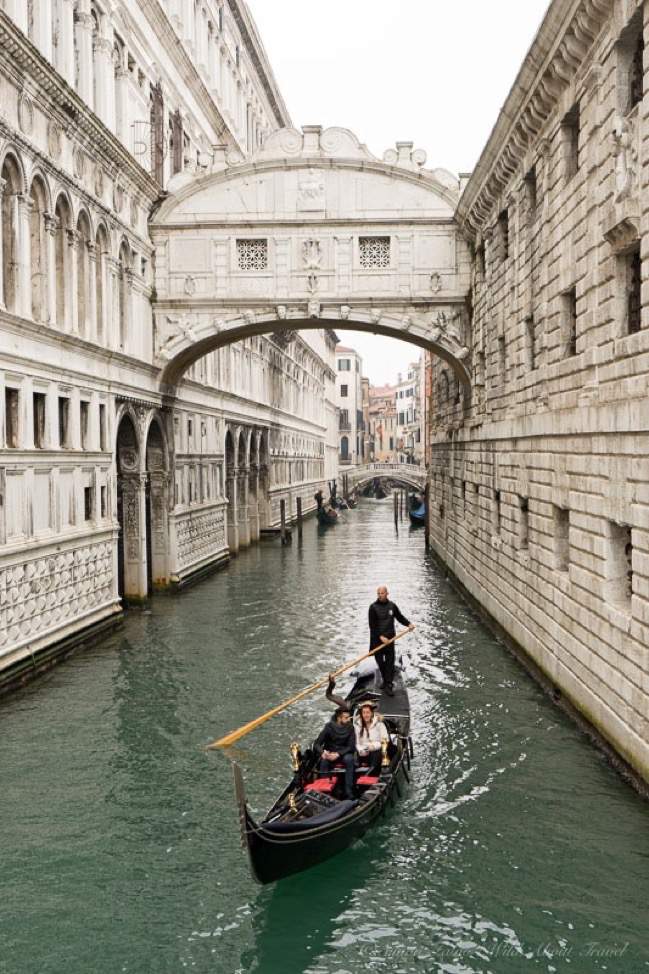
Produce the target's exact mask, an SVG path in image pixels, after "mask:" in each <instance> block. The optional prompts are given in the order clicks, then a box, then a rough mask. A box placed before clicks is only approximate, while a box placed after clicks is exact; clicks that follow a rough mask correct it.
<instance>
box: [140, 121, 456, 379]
mask: <svg viewBox="0 0 649 974" xmlns="http://www.w3.org/2000/svg"><path fill="white" fill-rule="evenodd" d="M425 161H426V156H425V153H423V152H420V151H417V150H414V149H413V146H412V143H397V147H396V149H389V150H388V151H387V152H386V153H385V154H384V156H383V159H377V158H376V157H374V156H373V155H372V154H371V153H370V152H369V151H368V149H367V148H366V146H364V145H362V144H361V143H360V142H359V141H358V139H357V138H356V137H355V136H354V135H353V134H352V133H351V132H349V131H348V130H347V129H342V128H330V129H325V130H322V128H321V127H320V126H316V125H312V126H306V127H305V128H304V129H303V130H302V132H298V131H297V130H295V129H283V130H281V131H279V132H274V133H273V134H272V135H270V136H269V137H268V138H267V139H266V141H265V142H264V144H263V146H262V147H261V148H260V149H258V150H257V152H256V153H255V154H254V155H253V156H251V157H250V158H249V159H246V160H244V159H243V157H242V156H240V155H237V154H236V153H235V152H233V150H225V149H224V150H223V151H222V152H221V153H220V154H219V153H218V152H217V156H216V159H215V163H214V166H213V169H212V172H210V173H206V174H205V175H203V176H200V177H198V178H197V177H196V176H193V177H192V176H191V175H189V174H187V173H182V174H179V175H178V176H176V177H175V178H174V180H172V181H171V183H170V184H169V194H168V196H167V197H166V199H165V200H164V201H163V202H162V204H161V206H160V208H159V210H158V211H157V212H156V213H155V215H154V217H153V219H152V222H151V224H150V230H151V236H152V239H153V241H154V243H155V246H156V262H155V275H156V278H155V292H156V300H155V348H154V355H155V364H156V365H157V366H158V367H159V368H160V372H161V378H160V381H161V387H162V390H163V391H164V392H165V393H167V394H168V395H171V396H173V395H174V394H175V389H176V387H177V385H178V383H179V382H180V381H181V380H182V377H183V374H184V373H185V372H186V370H187V369H188V368H189V367H190V366H191V365H192V364H193V363H194V362H196V361H197V360H198V359H199V358H201V357H202V356H203V355H206V354H208V353H209V352H211V351H213V350H215V349H217V348H219V347H220V346H222V345H225V344H229V343H230V342H235V341H238V340H240V339H243V338H250V337H252V336H254V335H260V334H263V333H269V332H270V333H274V334H275V335H276V336H277V338H278V339H279V340H280V341H281V340H282V339H283V338H284V337H288V336H287V335H286V333H290V332H292V331H295V330H296V329H304V328H308V329H325V328H334V329H335V328H347V329H357V330H360V331H368V332H374V333H375V334H383V335H389V336H392V337H395V338H401V339H404V340H406V341H409V342H411V343H412V344H414V345H418V346H419V347H420V348H425V349H429V350H431V351H432V352H434V353H435V354H436V355H438V356H439V357H440V358H442V359H444V360H445V361H446V362H447V363H448V364H449V365H450V367H451V369H452V370H453V371H454V372H455V374H456V376H457V378H458V380H459V381H460V384H461V386H462V387H463V388H464V391H465V394H467V395H468V394H469V393H470V362H469V357H470V351H469V346H470V342H471V338H470V325H469V317H468V308H467V295H468V292H469V286H470V258H469V252H468V246H467V243H466V241H465V240H464V239H463V238H462V237H461V235H460V234H459V233H458V231H457V228H456V225H455V222H454V211H455V207H456V205H457V202H458V200H459V196H460V184H459V181H458V179H457V178H456V177H454V176H453V175H452V174H451V173H449V172H446V171H445V170H443V169H426V168H425V167H424V164H425Z"/></svg>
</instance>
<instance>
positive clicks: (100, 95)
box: [93, 31, 115, 132]
mask: <svg viewBox="0 0 649 974" xmlns="http://www.w3.org/2000/svg"><path fill="white" fill-rule="evenodd" d="M111 35H112V31H111ZM93 67H94V71H93V75H96V78H97V84H96V85H95V86H94V87H95V91H96V93H97V98H96V104H95V105H94V109H95V113H96V114H97V115H99V117H100V119H101V120H102V122H103V123H104V125H106V127H107V128H109V129H110V130H111V132H114V131H115V69H114V66H113V39H112V36H106V37H99V38H97V39H96V40H95V44H94V66H93Z"/></svg>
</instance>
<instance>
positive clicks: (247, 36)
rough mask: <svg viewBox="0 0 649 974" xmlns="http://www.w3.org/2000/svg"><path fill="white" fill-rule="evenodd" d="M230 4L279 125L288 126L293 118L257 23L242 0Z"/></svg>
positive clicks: (234, 0) (230, 0) (231, 0)
mask: <svg viewBox="0 0 649 974" xmlns="http://www.w3.org/2000/svg"><path fill="white" fill-rule="evenodd" d="M228 4H229V6H230V10H231V12H232V16H233V17H234V19H235V21H236V24H237V27H238V28H239V30H240V31H241V36H242V37H243V39H244V41H245V43H246V49H247V51H248V54H249V56H250V59H251V60H252V63H253V65H254V67H255V71H256V72H257V76H258V78H259V80H260V81H261V83H262V86H263V89H264V92H265V94H266V97H267V98H268V101H269V102H270V106H271V108H272V110H273V113H274V115H275V118H276V120H277V127H278V128H286V127H287V126H289V125H291V118H290V115H289V113H288V109H287V107H286V105H285V104H284V99H283V98H282V95H281V93H280V90H279V86H278V84H277V81H276V80H275V76H274V74H273V70H272V68H271V66H270V62H269V60H268V57H267V55H266V51H265V50H264V46H263V44H262V42H261V40H260V38H259V35H258V33H257V29H256V27H255V24H254V22H253V20H252V18H251V17H250V14H249V13H248V11H247V10H246V8H245V5H244V4H243V3H241V0H228Z"/></svg>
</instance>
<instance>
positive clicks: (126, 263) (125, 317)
mask: <svg viewBox="0 0 649 974" xmlns="http://www.w3.org/2000/svg"><path fill="white" fill-rule="evenodd" d="M130 269H131V252H130V250H129V246H128V244H127V243H126V241H125V240H124V241H123V242H122V246H121V247H120V248H119V280H118V281H117V297H118V314H117V320H118V322H119V347H120V348H126V343H127V340H128V328H129V291H130V289H129V281H128V275H129V272H130Z"/></svg>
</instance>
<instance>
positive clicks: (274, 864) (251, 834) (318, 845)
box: [233, 672, 412, 883]
mask: <svg viewBox="0 0 649 974" xmlns="http://www.w3.org/2000/svg"><path fill="white" fill-rule="evenodd" d="M377 683H378V673H376V674H375V673H372V674H371V675H370V676H365V677H362V678H359V679H358V680H357V681H356V683H355V684H354V686H353V687H352V690H351V692H350V693H349V695H348V697H347V700H348V701H349V702H350V703H358V702H359V701H360V700H362V699H364V698H366V697H368V696H371V697H372V699H374V700H375V701H376V702H377V704H378V709H379V712H380V713H381V715H382V717H383V718H384V720H385V723H386V725H387V727H388V730H389V731H390V737H391V742H392V743H391V746H390V763H389V766H387V767H382V768H381V773H380V775H379V776H378V778H376V777H368V776H367V771H365V773H363V769H362V768H361V770H360V772H357V774H356V781H357V785H356V796H355V798H354V800H353V801H349V800H346V799H345V798H344V797H343V796H342V794H341V789H342V779H341V780H340V783H339V784H336V786H335V788H334V791H333V793H332V794H326V793H321V792H319V791H317V790H310V789H309V787H308V786H309V785H312V783H313V782H314V781H315V780H316V779H318V777H319V776H318V773H317V765H318V757H317V755H316V754H315V753H314V752H313V750H311V749H309V750H308V751H307V752H305V755H304V759H303V761H302V763H301V766H300V769H299V770H298V771H297V772H296V773H295V774H294V776H293V779H292V780H291V782H290V783H289V784H288V786H287V787H286V788H285V789H284V791H283V792H282V794H281V795H280V796H279V798H278V799H277V801H276V802H275V803H274V804H273V806H272V808H271V809H270V810H269V812H268V814H267V815H266V816H265V817H264V819H263V820H262V821H261V822H259V823H257V822H256V821H255V820H254V819H253V817H252V815H251V813H250V811H249V809H248V805H247V802H246V797H245V792H244V785H243V776H242V774H241V770H240V768H239V767H238V766H237V765H236V764H235V765H234V766H233V767H234V775H235V788H236V795H237V800H238V804H239V814H240V822H241V834H242V842H243V845H244V847H245V848H247V850H248V853H249V856H250V864H251V867H252V871H253V874H254V876H255V877H256V879H258V880H259V882H260V883H271V882H274V881H276V880H278V879H282V878H283V877H285V876H289V875H291V874H292V873H296V872H300V871H302V870H303V869H308V868H310V867H311V866H314V865H317V864H318V863H320V862H323V861H324V860H326V859H328V858H330V857H331V856H333V855H336V854H337V853H338V852H341V851H342V850H343V849H345V848H347V847H348V846H349V845H351V843H352V842H354V841H355V840H356V839H358V838H360V836H362V835H363V834H364V833H365V832H366V831H367V829H368V828H369V827H370V826H371V825H372V824H373V823H374V822H375V821H376V819H377V818H378V817H379V816H380V815H381V814H382V813H383V812H384V811H385V808H386V805H387V804H388V802H390V801H392V800H394V796H395V793H396V795H399V796H400V795H401V792H402V788H403V786H404V784H405V783H407V782H408V781H409V768H410V759H411V754H412V744H411V741H410V705H409V701H408V694H407V691H406V688H405V686H404V684H403V680H402V678H401V675H400V673H399V672H397V674H396V676H395V682H394V689H395V693H394V696H389V695H388V694H385V693H383V692H382V691H381V690H380V689H379V688H378V686H377Z"/></svg>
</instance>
